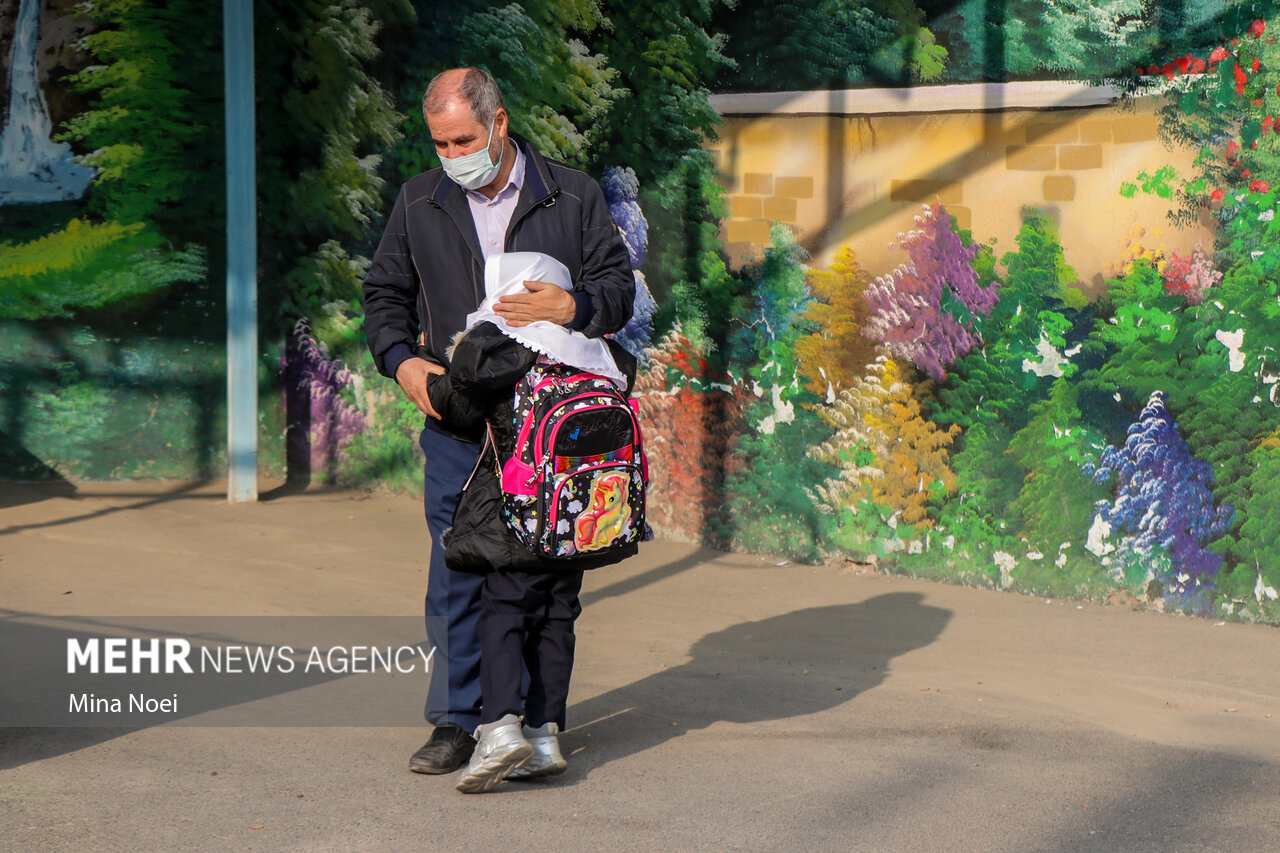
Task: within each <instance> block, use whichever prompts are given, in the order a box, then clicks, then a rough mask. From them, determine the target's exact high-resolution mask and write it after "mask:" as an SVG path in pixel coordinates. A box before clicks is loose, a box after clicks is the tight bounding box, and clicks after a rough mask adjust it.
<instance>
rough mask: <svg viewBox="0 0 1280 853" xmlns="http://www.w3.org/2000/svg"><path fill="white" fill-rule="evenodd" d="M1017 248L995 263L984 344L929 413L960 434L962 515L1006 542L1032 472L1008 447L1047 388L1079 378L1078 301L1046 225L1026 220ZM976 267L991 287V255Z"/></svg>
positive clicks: (981, 321) (1054, 234)
mask: <svg viewBox="0 0 1280 853" xmlns="http://www.w3.org/2000/svg"><path fill="white" fill-rule="evenodd" d="M1016 243H1017V250H1016V251H1012V252H1006V253H1005V254H1004V256H1003V257H1002V259H1001V260H1002V262H1003V265H1004V267H1005V270H1006V272H1005V274H1004V275H1003V277H1002V280H1001V283H1000V285H999V297H1000V299H999V301H998V302H997V303H996V305H995V306H994V307H993V308H992V310H991V312H990V313H989V314H987V315H986V316H985V317H980V318H978V322H977V326H976V329H977V332H978V334H979V335H980V336H981V339H982V346H981V347H980V348H977V349H974V350H972V351H971V352H970V353H968V354H967V355H965V356H964V357H963V358H961V359H959V360H958V361H956V363H955V364H954V365H953V367H952V370H951V371H950V373H949V374H948V376H947V379H946V381H945V382H944V383H943V384H941V385H939V386H938V388H937V391H936V397H937V399H936V401H933V402H932V403H931V405H930V409H931V412H932V416H933V419H934V420H935V421H936V422H938V423H940V424H955V425H958V426H960V427H962V428H963V429H964V432H963V433H962V434H961V435H960V436H959V437H958V438H957V439H956V442H955V448H954V450H953V452H952V457H951V464H952V466H953V467H954V469H955V472H956V476H957V485H958V490H959V492H960V494H961V495H962V499H963V500H964V501H965V502H966V504H967V506H968V507H969V508H971V509H966V512H967V513H969V514H970V515H973V514H975V513H976V514H978V515H979V516H981V518H982V519H983V523H984V524H985V525H986V526H987V527H989V528H992V529H996V530H1000V529H1004V530H1007V531H1008V532H1009V533H1010V534H1012V533H1013V532H1014V531H1017V530H1021V529H1022V526H1023V518H1022V516H1021V513H1020V509H1019V506H1020V505H1019V504H1017V500H1018V496H1019V494H1020V492H1021V491H1022V489H1023V488H1024V485H1025V484H1024V478H1025V476H1026V474H1027V471H1028V470H1029V469H1024V468H1022V467H1021V466H1019V465H1017V464H1016V463H1015V462H1014V461H1013V460H1012V459H1011V458H1010V456H1009V454H1008V451H1009V447H1010V442H1011V441H1012V439H1013V437H1014V436H1015V435H1016V434H1017V433H1018V432H1019V431H1021V430H1022V429H1023V428H1024V427H1026V426H1027V424H1028V423H1029V422H1030V420H1031V416H1032V407H1033V406H1034V405H1035V404H1036V403H1037V402H1038V401H1040V400H1043V399H1045V397H1046V396H1047V395H1048V393H1049V389H1050V388H1051V387H1052V385H1053V383H1054V381H1055V380H1056V379H1057V378H1058V377H1070V376H1072V375H1074V373H1075V372H1076V370H1077V368H1078V364H1077V361H1078V359H1079V353H1078V351H1077V350H1076V349H1075V347H1074V346H1072V345H1071V344H1072V341H1070V340H1069V335H1073V332H1072V327H1073V320H1072V318H1073V317H1074V316H1075V315H1076V314H1077V311H1076V310H1075V309H1074V308H1072V307H1069V304H1070V305H1076V304H1083V303H1084V299H1083V295H1082V294H1080V293H1079V291H1078V290H1076V288H1075V284H1076V282H1077V278H1076V274H1075V270H1073V269H1072V268H1071V267H1070V265H1068V264H1067V263H1066V259H1065V257H1064V255H1063V250H1062V244H1061V241H1060V240H1059V238H1058V231H1057V227H1056V226H1055V225H1054V223H1053V221H1052V219H1050V218H1049V217H1048V216H1047V215H1045V214H1044V213H1042V212H1040V211H1027V212H1025V213H1024V215H1023V222H1022V227H1021V229H1020V230H1019V232H1018V236H1017V238H1016ZM974 269H975V271H976V272H977V273H978V275H979V281H981V282H983V283H986V282H994V281H995V280H996V278H997V272H996V268H995V260H994V257H993V253H992V252H991V251H989V250H987V249H985V248H984V249H983V250H982V251H980V252H979V253H978V254H977V255H976V256H975V258H974ZM987 286H988V287H993V286H994V285H987ZM1068 353H1071V354H1068Z"/></svg>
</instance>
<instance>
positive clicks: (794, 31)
mask: <svg viewBox="0 0 1280 853" xmlns="http://www.w3.org/2000/svg"><path fill="white" fill-rule="evenodd" d="M713 28H714V29H715V30H716V31H717V32H718V33H723V34H724V35H725V36H727V39H728V41H727V44H726V46H725V54H726V56H728V57H729V58H730V59H732V60H733V61H734V63H735V67H733V68H730V69H725V70H723V71H722V72H721V74H720V76H719V78H718V80H717V88H718V89H721V90H730V91H749V92H761V91H765V92H769V91H796V90H801V89H834V88H845V87H847V86H849V85H850V84H854V83H858V82H861V81H864V80H868V79H879V80H881V81H892V82H893V83H899V84H905V83H908V82H913V81H921V80H932V79H934V78H936V77H937V76H938V75H939V74H940V73H941V72H942V68H943V65H944V63H945V60H946V50H945V49H943V48H941V47H940V46H939V45H937V44H936V43H935V41H934V38H933V33H932V32H930V31H929V29H928V28H927V27H926V26H925V20H924V14H923V13H922V12H921V10H920V9H919V8H917V6H916V4H915V3H913V2H873V3H849V2H844V1H843V0H820V2H798V0H787V2H783V3H781V4H779V3H776V2H773V3H765V2H760V0H743V2H739V3H737V4H735V5H734V6H733V8H732V9H728V8H726V9H723V10H722V11H721V12H720V13H719V14H718V15H717V16H716V18H715V20H714V21H713Z"/></svg>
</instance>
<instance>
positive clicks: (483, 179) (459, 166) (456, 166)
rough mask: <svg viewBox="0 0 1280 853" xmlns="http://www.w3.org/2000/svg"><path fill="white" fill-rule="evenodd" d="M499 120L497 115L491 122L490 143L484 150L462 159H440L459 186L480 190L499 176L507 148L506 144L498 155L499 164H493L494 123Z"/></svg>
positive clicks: (447, 172) (466, 155) (446, 172)
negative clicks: (491, 146)
mask: <svg viewBox="0 0 1280 853" xmlns="http://www.w3.org/2000/svg"><path fill="white" fill-rule="evenodd" d="M497 120H498V116H497V114H496V113H495V114H494V116H493V121H490V122H489V141H488V142H486V143H485V144H484V148H481V149H480V150H479V151H476V152H474V153H472V154H464V155H462V156H461V157H441V158H440V165H441V166H442V167H444V173H445V174H446V175H448V176H449V177H450V178H452V179H453V182H454V183H455V184H457V185H458V186H460V187H465V188H466V189H469V190H478V189H480V188H481V187H483V186H488V184H489V183H490V182H491V181H492V180H493V179H494V178H496V177H497V176H498V170H499V169H501V168H502V155H503V154H504V153H505V152H506V148H507V146H506V145H505V144H504V145H503V146H502V149H503V150H502V151H500V152H499V153H498V162H496V163H495V162H493V160H492V159H491V158H490V157H489V146H490V145H492V144H493V123H494V122H495V121H497Z"/></svg>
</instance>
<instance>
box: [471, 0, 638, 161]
mask: <svg viewBox="0 0 1280 853" xmlns="http://www.w3.org/2000/svg"><path fill="white" fill-rule="evenodd" d="M606 24H607V20H606V18H605V17H604V14H603V12H602V11H601V9H600V7H599V6H598V5H597V4H595V3H587V2H568V3H566V2H561V0H523V2H520V3H508V4H506V5H503V6H497V5H494V6H491V7H488V8H482V9H479V10H477V11H475V12H473V13H471V14H469V15H467V16H466V17H465V18H464V19H463V20H462V22H461V24H460V27H459V38H460V45H459V57H458V63H459V64H462V65H475V66H479V67H481V68H486V69H487V70H489V71H490V72H491V73H493V74H495V75H499V76H500V77H501V79H502V82H503V84H504V87H505V88H504V91H503V94H504V96H505V97H506V99H507V106H508V111H509V113H510V115H511V120H512V129H513V130H514V131H515V132H516V133H519V134H521V135H522V136H524V137H526V138H528V139H529V140H530V141H532V142H533V144H534V145H536V146H537V147H538V150H539V151H541V152H542V153H543V154H544V155H545V156H547V157H551V158H553V159H556V160H562V161H564V162H566V163H569V164H571V165H574V166H578V167H584V166H587V165H588V164H589V163H590V162H591V160H592V158H591V151H592V149H593V148H594V147H595V146H597V145H598V144H599V137H600V135H601V133H600V131H601V129H602V127H601V121H602V119H604V117H605V116H606V115H607V114H608V112H609V108H610V106H611V105H612V102H613V99H614V98H615V97H617V96H618V95H619V94H620V92H618V91H616V90H615V89H614V88H613V80H614V79H615V78H616V77H617V71H616V70H615V69H614V68H613V67H611V66H610V64H609V60H608V58H607V57H606V56H605V55H604V54H603V53H600V52H599V51H598V50H596V51H593V50H592V49H591V48H590V47H588V46H587V44H586V43H585V42H584V41H583V38H588V39H589V38H591V37H592V35H593V34H594V33H595V32H596V31H597V30H598V29H599V28H600V27H602V26H605V25H606Z"/></svg>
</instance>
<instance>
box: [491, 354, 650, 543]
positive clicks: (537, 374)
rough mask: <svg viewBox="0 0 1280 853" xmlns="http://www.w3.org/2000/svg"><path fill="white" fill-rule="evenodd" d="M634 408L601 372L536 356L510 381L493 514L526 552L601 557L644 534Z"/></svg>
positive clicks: (641, 460) (644, 467)
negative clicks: (513, 432) (510, 438)
mask: <svg viewBox="0 0 1280 853" xmlns="http://www.w3.org/2000/svg"><path fill="white" fill-rule="evenodd" d="M636 412H637V406H636V401H635V400H629V399H628V398H627V397H626V396H624V394H623V392H621V391H619V390H618V388H617V386H616V385H614V384H613V383H612V382H610V381H609V380H608V379H606V378H605V377H603V376H601V375H599V374H597V373H585V372H583V371H582V370H580V369H578V368H576V367H570V366H569V365H565V364H560V363H559V362H556V361H551V360H549V359H547V358H545V357H541V358H539V359H538V361H537V363H536V364H534V366H533V367H532V368H531V369H530V370H529V372H528V373H527V374H525V376H524V378H522V379H521V380H520V382H519V383H518V384H517V385H516V392H515V415H514V420H515V423H514V426H515V427H516V428H517V429H518V430H519V433H518V437H517V439H516V444H515V450H514V452H513V453H512V455H511V458H510V459H508V460H507V461H506V464H504V465H503V466H502V499H503V500H502V503H503V512H502V515H503V519H504V520H505V521H506V523H507V526H508V527H509V528H510V529H511V530H512V531H513V532H514V533H515V535H516V538H517V539H519V540H520V542H522V543H523V544H524V545H526V546H527V547H528V548H529V549H531V550H532V551H533V552H534V553H535V554H536V555H538V556H540V557H543V558H550V559H571V558H574V557H586V556H589V555H599V556H601V557H603V556H605V555H606V554H607V553H608V552H610V551H616V550H622V549H630V550H632V551H633V552H634V547H635V545H636V543H638V542H640V541H641V539H643V538H647V537H645V535H644V534H645V531H646V525H645V520H644V507H645V488H646V486H647V485H648V482H649V469H648V461H647V460H646V459H645V454H644V444H643V441H642V439H641V435H640V422H639V420H638V418H637V415H636ZM619 556H623V555H619Z"/></svg>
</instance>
